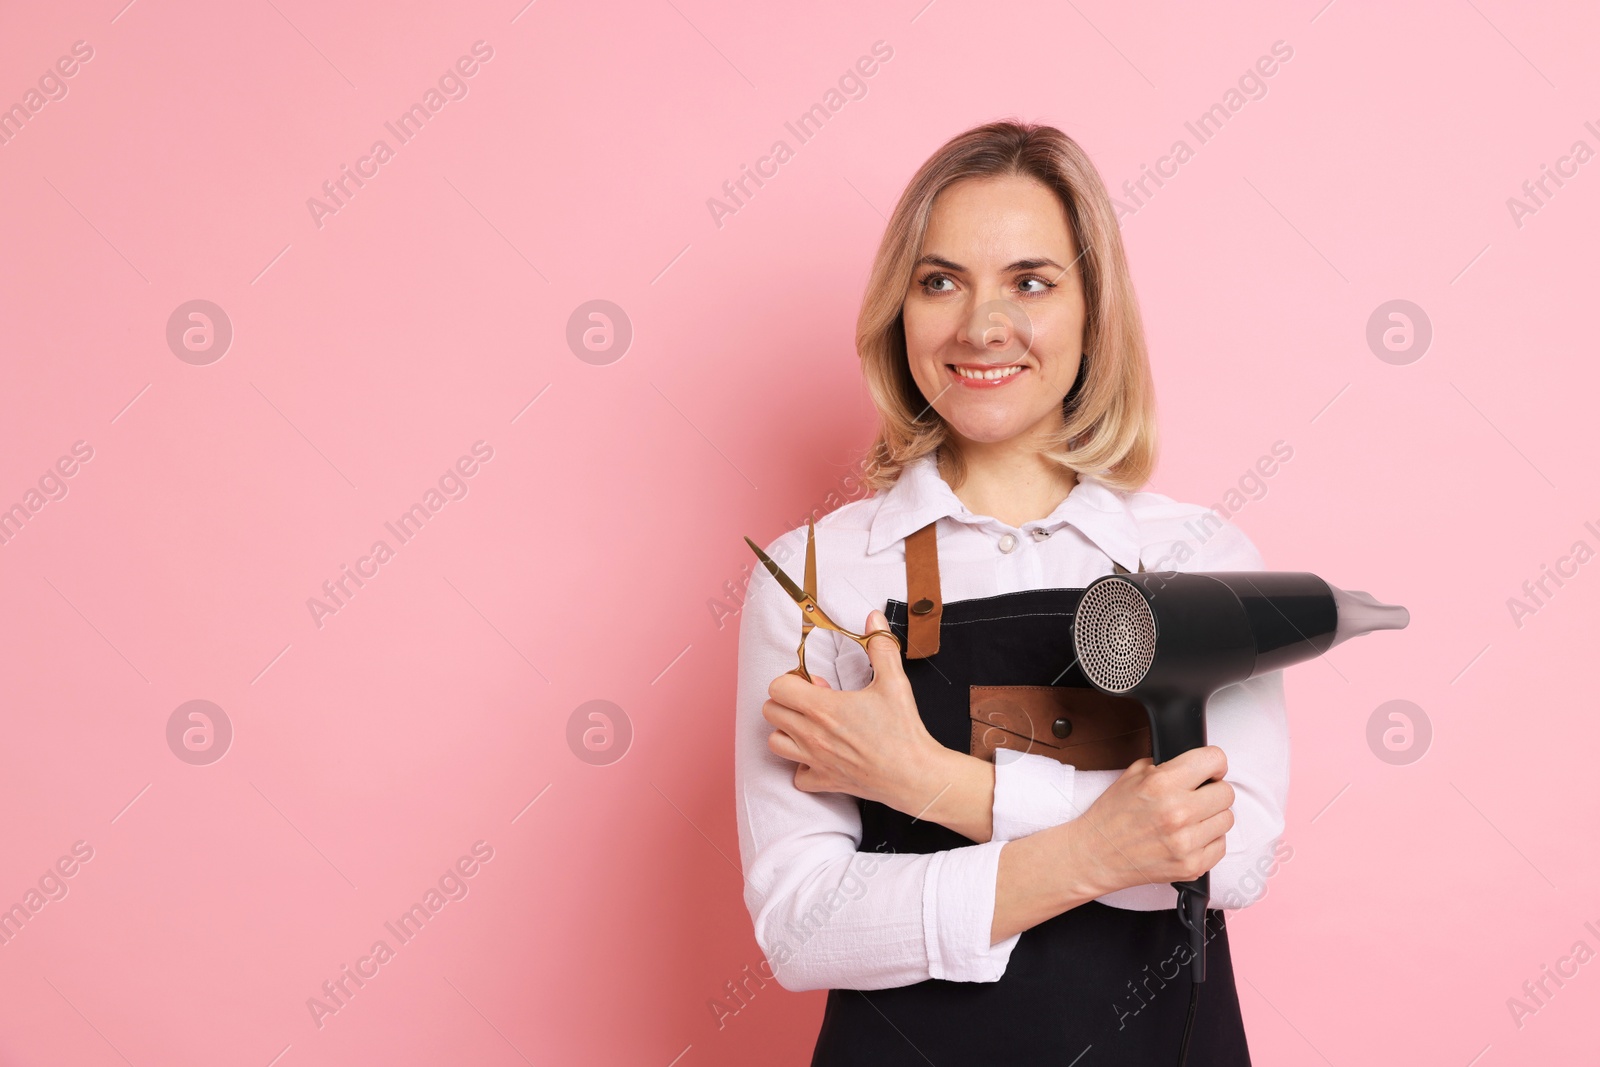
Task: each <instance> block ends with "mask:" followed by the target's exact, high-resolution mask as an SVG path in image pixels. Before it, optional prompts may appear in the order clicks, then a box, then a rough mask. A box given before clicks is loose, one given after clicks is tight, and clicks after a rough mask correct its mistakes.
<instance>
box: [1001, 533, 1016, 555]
mask: <svg viewBox="0 0 1600 1067" xmlns="http://www.w3.org/2000/svg"><path fill="white" fill-rule="evenodd" d="M1016 547H1017V538H1016V535H1015V534H1006V535H1005V536H1004V537H1002V538H1000V551H1002V552H1010V551H1011V550H1012V549H1013V548H1016Z"/></svg>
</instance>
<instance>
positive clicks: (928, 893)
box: [922, 840, 1022, 982]
mask: <svg viewBox="0 0 1600 1067" xmlns="http://www.w3.org/2000/svg"><path fill="white" fill-rule="evenodd" d="M1004 847H1005V842H1004V841H993V840H991V841H985V842H984V843H983V844H981V845H968V846H965V847H963V848H953V849H948V850H946V851H944V852H935V853H934V854H933V860H932V862H931V863H929V864H928V873H927V875H926V881H925V882H924V883H923V887H922V936H923V939H924V941H925V942H926V944H927V947H928V976H929V977H930V978H942V979H944V980H946V981H950V982H998V981H999V980H1000V977H1001V976H1002V975H1004V974H1005V973H1006V964H1007V963H1009V962H1010V961H1011V950H1012V949H1014V948H1016V946H1017V941H1018V940H1019V939H1020V938H1021V937H1022V934H1020V933H1016V934H1012V935H1011V936H1010V937H1008V938H1006V939H1005V940H1004V941H997V942H995V943H994V944H992V945H991V944H990V943H989V935H990V931H991V930H993V928H994V897H995V882H996V879H997V878H998V876H999V873H1000V850H1001V849H1002V848H1004Z"/></svg>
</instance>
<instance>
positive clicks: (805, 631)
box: [744, 519, 900, 682]
mask: <svg viewBox="0 0 1600 1067" xmlns="http://www.w3.org/2000/svg"><path fill="white" fill-rule="evenodd" d="M806 526H807V527H809V529H808V530H807V532H806V584H805V588H804V589H802V588H800V587H799V586H797V585H795V584H794V579H792V578H790V577H789V576H788V575H787V574H785V573H783V568H782V567H779V566H778V565H777V564H776V563H774V562H773V561H772V558H771V557H770V556H768V555H767V554H766V553H765V552H763V551H761V548H760V546H759V545H757V544H756V543H755V542H754V541H752V540H750V538H748V537H746V538H745V539H744V542H745V544H747V545H749V546H750V547H751V548H752V549H753V550H754V551H755V554H756V555H757V556H758V557H760V559H761V562H762V563H763V564H764V565H765V566H766V568H767V570H769V571H771V572H772V576H773V577H774V578H776V579H778V584H779V585H781V586H783V591H784V592H786V593H788V594H789V596H791V597H792V598H794V602H795V603H796V604H799V605H800V611H801V613H802V614H801V616H800V647H799V648H798V649H796V650H795V654H796V655H797V656H799V657H800V666H798V667H796V668H795V669H794V670H792V671H789V672H787V673H789V674H798V675H799V676H800V677H802V678H804V679H805V680H806V681H808V682H809V681H811V675H810V674H809V673H807V672H806V638H807V637H809V636H810V635H811V628H812V627H813V626H820V627H822V628H823V629H824V630H832V631H833V632H834V633H837V634H843V635H844V636H846V637H848V638H850V640H852V641H854V642H855V643H856V644H858V645H860V646H861V647H862V648H866V647H867V642H868V641H870V640H872V638H874V637H878V636H880V635H881V636H883V637H887V638H888V639H889V640H891V641H893V642H894V645H895V647H896V648H899V647H900V639H899V638H898V637H896V636H895V635H894V634H893V633H892V632H890V631H888V630H873V631H872V632H871V633H869V634H854V633H851V632H850V631H849V630H846V629H845V628H844V627H843V626H840V625H839V624H838V623H836V622H834V621H833V620H832V619H830V618H828V615H827V612H825V611H823V610H822V607H821V606H820V605H819V604H818V603H817V523H816V520H815V519H812V520H810V521H808V522H807V523H806Z"/></svg>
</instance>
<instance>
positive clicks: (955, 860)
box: [734, 455, 1289, 990]
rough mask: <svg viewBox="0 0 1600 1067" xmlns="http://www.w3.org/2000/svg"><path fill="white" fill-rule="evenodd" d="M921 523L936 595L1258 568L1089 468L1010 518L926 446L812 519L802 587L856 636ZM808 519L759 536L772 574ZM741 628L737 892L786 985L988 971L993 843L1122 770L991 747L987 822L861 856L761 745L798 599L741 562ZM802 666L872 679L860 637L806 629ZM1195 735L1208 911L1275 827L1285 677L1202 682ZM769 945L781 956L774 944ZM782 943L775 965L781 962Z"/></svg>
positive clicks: (1234, 533) (895, 595)
mask: <svg viewBox="0 0 1600 1067" xmlns="http://www.w3.org/2000/svg"><path fill="white" fill-rule="evenodd" d="M936 519H937V520H938V523H939V525H938V531H937V533H938V546H939V583H940V592H941V594H942V596H943V598H944V601H945V603H947V604H949V603H954V602H956V601H958V600H966V599H969V598H972V597H986V596H994V595H997V594H1001V593H1011V592H1016V591H1018V590H1023V589H1050V588H1067V589H1073V588H1082V587H1084V586H1087V585H1088V584H1089V582H1091V581H1092V580H1093V579H1095V578H1098V577H1100V576H1101V575H1104V574H1109V573H1111V571H1112V562H1113V561H1115V562H1117V563H1120V564H1122V565H1123V566H1124V567H1126V568H1127V569H1128V570H1130V571H1137V570H1138V569H1139V564H1140V562H1141V561H1142V562H1143V563H1144V566H1145V569H1146V570H1152V571H1154V570H1180V571H1236V570H1261V569H1263V564H1262V561H1261V556H1260V554H1259V553H1258V552H1257V551H1256V548H1255V546H1254V545H1253V544H1252V543H1251V542H1250V540H1249V538H1247V537H1246V536H1245V535H1244V533H1243V532H1242V531H1241V530H1239V528H1238V527H1236V526H1234V525H1233V524H1232V523H1230V522H1228V521H1227V520H1225V519H1223V518H1222V517H1221V516H1219V515H1217V514H1216V513H1215V512H1212V511H1210V510H1209V509H1207V508H1204V507H1200V506H1198V505H1192V504H1180V503H1178V502H1176V501H1174V500H1172V499H1171V498H1170V497H1166V496H1163V495H1161V494H1159V493H1151V492H1134V493H1125V492H1122V491H1120V490H1116V489H1113V488H1111V487H1109V486H1107V485H1106V484H1105V483H1103V482H1101V481H1098V480H1097V479H1095V478H1093V477H1091V476H1088V475H1083V474H1080V475H1079V481H1078V484H1077V485H1076V486H1074V487H1073V489H1072V492H1071V493H1070V494H1069V495H1068V496H1067V498H1066V500H1064V501H1062V503H1061V505H1060V506H1059V507H1057V508H1056V510H1055V511H1054V512H1052V513H1051V514H1050V516H1049V517H1048V518H1045V519H1042V520H1040V521H1037V522H1029V523H1025V524H1023V525H1022V526H1021V527H1013V526H1008V525H1007V524H1005V523H1003V522H1001V521H999V520H998V519H995V518H991V517H989V516H985V515H975V514H973V513H972V512H971V511H969V510H968V509H967V507H966V506H965V505H964V504H962V503H961V501H960V500H959V499H958V498H957V497H956V495H955V493H954V492H953V491H952V490H951V489H950V486H949V485H948V484H947V483H946V482H945V481H944V479H943V478H941V477H940V475H939V472H938V467H937V464H936V462H935V460H934V458H933V456H931V455H929V456H924V457H923V458H921V459H919V460H917V461H915V462H913V463H911V464H909V465H907V467H906V468H905V469H904V470H903V471H902V472H901V476H900V478H899V480H898V481H897V482H896V483H895V484H894V485H893V486H892V487H890V488H889V489H888V490H885V491H882V492H879V493H877V494H876V495H874V496H872V497H868V498H866V499H863V500H857V501H852V502H851V503H848V504H845V505H843V506H842V507H840V508H838V509H837V510H835V511H833V512H830V513H829V514H827V515H824V516H823V517H822V518H820V519H818V520H817V537H816V550H817V601H818V603H819V604H820V605H821V606H822V609H823V610H824V611H826V612H827V613H828V616H829V617H830V618H832V619H833V620H834V621H835V622H837V623H839V625H841V626H844V627H847V628H848V629H851V630H855V631H856V632H858V633H859V632H861V631H862V628H863V623H864V622H865V620H866V617H867V613H868V612H869V611H870V610H871V609H873V608H878V609H879V610H883V609H884V608H885V606H886V603H887V602H888V601H889V600H890V599H895V600H900V601H904V600H905V599H906V572H905V541H904V538H905V536H906V535H907V534H909V533H912V532H914V531H916V530H918V529H921V528H922V527H923V526H926V525H927V524H928V523H930V522H933V521H934V520H936ZM806 532H807V531H806V527H804V526H801V527H797V528H796V529H793V530H790V531H789V532H788V533H786V534H784V535H783V536H781V537H779V538H778V539H777V540H776V541H774V542H772V544H770V545H768V546H766V551H767V554H768V555H769V556H771V557H772V558H773V560H774V561H776V562H777V563H778V565H779V566H781V567H783V569H784V571H785V573H787V574H789V575H790V576H791V577H793V578H796V579H798V578H799V577H800V576H801V575H802V574H803V573H804V561H805V546H806ZM742 611H743V617H742V618H741V620H740V626H739V678H738V692H737V707H736V717H737V722H736V734H735V744H734V788H735V794H736V801H737V807H738V823H739V852H740V856H741V857H742V860H743V865H744V876H745V889H744V899H745V905H746V906H747V907H748V908H749V910H750V917H751V920H752V921H753V923H754V926H755V935H756V940H757V942H758V943H759V944H760V946H761V949H762V951H763V952H764V953H765V954H766V956H767V959H768V960H769V961H770V962H771V963H772V965H773V966H774V967H775V969H776V971H777V977H778V981H779V983H780V984H781V985H782V986H783V987H784V988H786V989H791V990H803V989H884V988H889V987H893V986H903V985H910V984H912V983H915V982H920V981H922V980H924V979H927V978H943V979H949V980H951V981H960V982H994V981H998V980H999V979H1000V977H1001V976H1002V975H1003V974H1004V973H1005V970H1006V964H1007V962H1008V961H1009V960H1010V958H1011V951H1012V949H1013V948H1015V947H1016V944H1017V940H1018V938H1020V937H1021V934H1015V935H1012V936H1011V937H1009V938H1006V939H1005V940H1002V941H999V942H996V943H995V944H993V945H991V944H990V943H989V934H990V929H991V924H992V922H993V919H994V900H995V878H996V872H997V869H998V864H999V858H1000V850H1001V849H1002V848H1003V847H1004V846H1005V843H1006V842H1007V841H1011V840H1014V839H1016V838H1019V837H1023V836H1025V835H1027V834H1031V833H1034V832H1035V831H1038V830H1042V829H1045V828H1047V827H1050V826H1055V825H1058V824H1060V823H1063V822H1066V821H1068V820H1070V819H1073V818H1076V817H1077V816H1079V815H1081V814H1082V813H1083V812H1084V811H1086V810H1087V809H1088V808H1089V805H1091V804H1092V803H1094V801H1095V799H1096V798H1097V797H1099V796H1100V794H1101V793H1103V792H1105V790H1106V789H1107V788H1108V787H1109V786H1110V785H1111V783H1112V782H1114V781H1115V780H1116V779H1117V777H1118V776H1119V775H1120V773H1121V772H1120V771H1089V770H1083V771H1080V770H1076V769H1075V768H1073V767H1072V766H1071V765H1068V764H1062V763H1058V762H1057V761H1056V760H1055V759H1053V758H1051V757H1049V756H1045V755H1041V754H1038V753H1022V752H1016V751H1012V750H1009V749H1001V750H1000V751H999V752H997V753H996V765H995V789H994V808H993V820H994V836H993V838H992V839H991V840H989V841H986V842H984V843H982V844H975V845H969V846H964V847H961V848H953V849H948V850H946V851H943V852H935V853H930V854H923V855H915V854H895V853H858V852H857V847H858V846H859V845H860V843H861V815H860V810H859V808H858V807H857V803H858V802H857V800H856V798H855V797H853V796H849V795H847V794H843V793H808V792H805V791H803V790H800V789H797V788H796V787H795V785H794V770H795V764H793V763H792V762H790V761H788V760H786V759H783V758H781V757H779V756H776V755H774V754H773V753H772V752H771V751H770V750H769V749H768V748H767V736H768V735H769V734H770V733H771V732H772V727H771V725H770V724H769V723H768V722H767V721H766V719H765V718H764V717H763V716H762V714H761V706H762V704H764V703H765V702H766V700H767V687H768V686H769V685H771V683H772V680H773V679H774V678H776V677H778V676H779V675H780V674H783V673H784V672H785V671H788V670H791V669H793V668H794V666H795V664H796V659H795V646H796V645H798V644H799V641H800V609H799V607H798V606H797V605H796V604H795V603H794V601H793V600H791V599H790V598H789V596H788V595H787V594H786V593H785V592H784V591H783V589H782V588H781V587H780V586H779V585H778V583H777V582H776V581H774V580H773V579H772V576H771V575H770V574H768V573H767V572H766V570H765V569H764V568H762V567H759V566H758V567H756V568H755V572H754V576H753V577H752V578H751V581H750V588H749V591H748V593H747V594H746V598H745V601H744V606H743V608H742ZM806 667H807V669H808V670H810V671H811V673H812V674H820V675H822V676H823V677H825V678H826V679H827V680H828V683H829V684H830V685H832V686H833V687H834V688H835V689H859V688H861V687H862V686H864V685H866V684H867V683H868V682H869V681H871V678H872V669H871V666H870V664H869V662H868V660H867V655H866V651H865V650H864V649H862V647H861V646H860V645H858V644H857V643H856V642H854V641H851V640H848V639H846V638H841V637H839V636H838V635H837V634H835V633H833V632H832V631H829V630H824V629H821V628H820V627H819V628H817V629H814V630H812V632H811V636H810V637H809V638H807V640H806ZM1206 725H1207V730H1208V736H1207V740H1208V741H1209V743H1210V744H1213V745H1217V746H1219V747H1220V748H1221V749H1222V750H1223V751H1224V752H1225V753H1226V754H1227V757H1228V773H1227V776H1226V777H1227V781H1228V782H1230V783H1232V785H1233V788H1234V791H1235V798H1234V804H1233V813H1234V817H1235V822H1234V825H1233V829H1231V830H1229V831H1228V833H1227V835H1226V839H1225V843H1226V846H1227V851H1226V855H1225V856H1224V857H1223V859H1222V860H1221V861H1220V862H1219V863H1218V864H1217V866H1216V867H1214V868H1213V869H1212V871H1211V906H1212V907H1232V908H1237V907H1243V906H1246V905H1248V904H1251V903H1254V902H1255V900H1257V899H1258V898H1259V897H1260V895H1261V892H1262V891H1263V889H1264V886H1265V879H1264V878H1263V877H1261V873H1262V872H1265V871H1267V870H1269V869H1270V864H1271V857H1272V855H1273V851H1274V848H1275V846H1276V844H1277V840H1278V837H1279V835H1280V834H1281V833H1282V832H1283V827H1284V814H1283V813H1284V806H1285V803H1286V801H1287V797H1288V790H1289V731H1288V722H1287V716H1286V714H1285V709H1284V702H1283V672H1282V671H1273V672H1272V673H1270V674H1265V675H1262V676H1260V677H1258V678H1252V679H1250V680H1248V681H1245V682H1242V683H1238V684H1235V685H1230V686H1227V687H1225V688H1223V689H1221V690H1219V691H1218V692H1217V693H1216V694H1215V695H1214V696H1213V697H1212V698H1211V701H1210V704H1209V705H1208V708H1207V714H1206ZM1176 898H1177V894H1176V891H1175V890H1173V888H1172V887H1171V886H1170V885H1168V884H1166V883H1160V884H1147V885H1139V886H1132V887H1130V888H1126V889H1122V890H1118V891H1117V892H1114V893H1110V894H1107V895H1106V896H1103V897H1100V898H1099V899H1100V901H1101V902H1102V903H1105V904H1109V905H1112V906H1114V907H1119V908H1129V909H1133V910H1137V911H1153V910H1158V909H1162V908H1171V907H1174V906H1175V904H1176ZM780 948H783V949H784V950H785V951H782V952H780V951H779V950H780ZM783 956H787V957H788V959H787V961H784V960H783V959H782V957H783Z"/></svg>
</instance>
